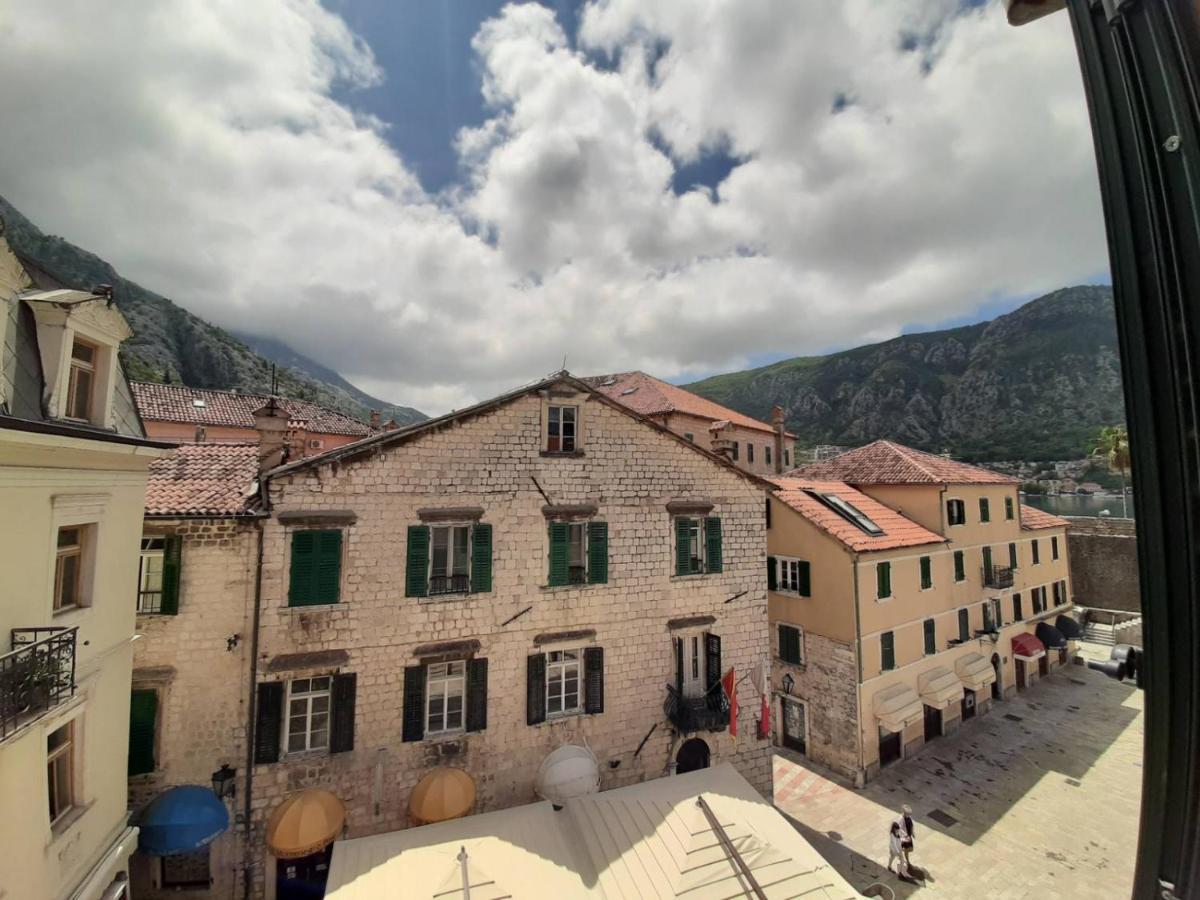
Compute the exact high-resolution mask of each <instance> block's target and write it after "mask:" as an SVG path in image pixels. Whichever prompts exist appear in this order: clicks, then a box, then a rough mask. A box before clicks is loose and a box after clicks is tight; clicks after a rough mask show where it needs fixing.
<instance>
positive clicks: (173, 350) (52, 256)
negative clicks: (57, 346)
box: [0, 197, 426, 425]
mask: <svg viewBox="0 0 1200 900" xmlns="http://www.w3.org/2000/svg"><path fill="white" fill-rule="evenodd" d="M0 221H3V223H4V233H5V237H6V238H7V239H8V243H9V246H10V247H12V249H13V251H14V252H15V253H17V254H18V255H19V256H21V257H23V258H24V259H26V260H28V261H30V262H32V263H34V264H35V265H36V266H38V267H39V268H41V269H43V270H44V271H45V272H47V273H48V274H50V275H51V276H53V277H54V278H56V279H57V280H59V281H61V282H62V283H64V284H66V285H68V286H69V287H73V288H78V289H84V290H86V289H90V288H92V287H94V286H95V285H97V284H111V285H112V286H113V289H114V294H115V296H116V301H117V306H119V307H120V309H121V312H122V313H124V314H125V318H126V319H128V320H129V324H130V327H132V328H133V337H132V338H130V339H129V340H128V341H126V342H125V345H124V347H123V349H122V359H123V361H124V363H125V367H126V370H127V371H128V372H129V376H130V377H131V378H134V379H138V380H142V381H163V380H164V379H169V380H170V381H171V382H172V383H175V384H186V385H188V386H190V387H203V388H218V389H222V390H238V391H246V392H251V393H258V394H264V393H269V392H270V390H271V364H272V362H276V363H277V364H278V366H277V378H278V383H279V393H280V394H281V395H283V396H286V397H295V398H298V399H303V400H311V401H313V402H315V403H320V404H322V405H324V406H330V407H332V408H334V409H339V410H342V411H343V412H346V413H349V414H350V415H354V416H357V417H359V418H361V419H364V420H365V419H366V418H367V415H368V411H369V410H370V409H382V410H384V411H385V412H386V413H388V414H394V415H395V418H396V421H397V422H399V423H400V424H401V425H406V424H409V423H410V422H419V421H422V420H423V419H425V418H426V417H425V415H424V414H422V413H420V412H418V411H417V410H415V409H410V408H409V407H404V406H395V405H393V404H391V403H386V402H384V401H383V400H378V399H376V398H374V397H371V396H369V395H367V394H365V393H363V392H362V391H360V390H358V389H357V388H355V387H354V386H353V385H351V384H350V383H349V382H347V381H345V379H343V378H342V377H341V376H340V375H338V374H337V373H336V372H332V371H331V370H328V369H325V368H324V367H322V366H320V365H319V364H318V363H316V362H314V361H312V360H309V359H307V357H304V356H301V355H300V354H298V353H296V352H295V351H293V350H291V349H290V348H288V347H287V346H286V345H284V344H281V343H280V342H278V341H275V340H271V339H263V340H264V343H265V345H267V346H268V347H269V349H271V350H272V351H273V352H271V353H267V352H256V351H255V350H253V349H251V348H250V347H248V346H247V345H246V343H245V342H244V341H242V340H239V339H238V338H236V337H234V336H233V335H232V334H230V333H229V332H227V331H225V330H224V329H221V328H218V327H217V326H215V325H211V324H209V323H208V322H206V321H204V320H203V319H201V318H199V317H198V316H194V315H192V314H191V313H189V312H188V311H187V310H185V309H184V308H183V307H181V306H179V305H177V304H175V303H173V302H172V301H170V300H168V299H167V298H166V297H163V296H161V295H160V294H156V293H154V292H153V291H149V290H147V289H146V288H144V287H142V286H141V285H139V284H137V283H135V282H132V281H129V280H128V279H126V278H122V277H121V276H120V275H119V274H118V273H117V271H116V270H115V269H114V268H113V267H112V266H111V265H109V264H108V263H107V262H105V261H104V260H102V259H101V258H100V257H98V256H96V255H95V254H93V253H89V252H88V251H86V250H82V249H80V248H79V247H76V246H75V245H74V244H71V243H69V242H68V241H66V240H64V239H63V238H60V237H57V236H54V235H48V234H43V233H42V231H41V230H40V229H39V228H38V227H37V226H36V225H34V224H33V223H32V222H30V221H29V220H28V219H27V218H25V216H23V215H22V214H21V213H20V212H19V211H18V210H17V209H16V208H14V207H13V206H12V205H11V204H9V203H8V201H6V200H5V199H4V198H3V197H0ZM330 376H332V377H330Z"/></svg>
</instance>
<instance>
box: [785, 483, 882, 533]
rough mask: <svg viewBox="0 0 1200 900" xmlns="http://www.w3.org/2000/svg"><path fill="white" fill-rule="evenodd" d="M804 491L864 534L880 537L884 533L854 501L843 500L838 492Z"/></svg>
mask: <svg viewBox="0 0 1200 900" xmlns="http://www.w3.org/2000/svg"><path fill="white" fill-rule="evenodd" d="M804 493H806V494H808V496H810V497H812V498H813V499H814V500H818V501H820V502H821V503H824V504H825V505H826V506H828V507H829V508H830V509H832V510H833V511H834V512H835V513H837V514H838V515H839V516H841V517H842V518H843V519H845V520H846V521H847V522H850V523H851V524H853V525H854V526H856V527H857V528H858V529H859V530H860V531H862V532H863V533H864V534H869V535H871V536H873V537H878V536H879V535H881V534H883V529H882V528H880V527H879V526H878V525H876V524H875V523H874V522H873V521H872V520H871V517H870V516H868V515H867V514H866V513H864V512H863V511H862V510H860V509H859V508H858V507H857V506H855V505H854V504H853V503H850V502H848V501H846V500H843V499H842V498H841V497H839V496H837V494H818V493H817V492H816V491H807V490H806V491H805V492H804Z"/></svg>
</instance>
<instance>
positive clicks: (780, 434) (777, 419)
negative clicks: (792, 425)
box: [771, 405, 787, 475]
mask: <svg viewBox="0 0 1200 900" xmlns="http://www.w3.org/2000/svg"><path fill="white" fill-rule="evenodd" d="M771 425H772V426H774V428H775V474H776V475H781V474H783V444H784V441H786V440H787V426H785V425H784V424H783V407H782V406H778V405H776V406H775V407H774V408H773V409H772V410H771Z"/></svg>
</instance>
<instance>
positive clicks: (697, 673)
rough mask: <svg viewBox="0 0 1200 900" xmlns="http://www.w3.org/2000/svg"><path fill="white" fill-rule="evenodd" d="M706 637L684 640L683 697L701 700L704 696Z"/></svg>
mask: <svg viewBox="0 0 1200 900" xmlns="http://www.w3.org/2000/svg"><path fill="white" fill-rule="evenodd" d="M706 687H707V682H706V681H705V678H704V635H702V634H692V635H688V636H687V637H685V638H684V639H683V696H685V697H687V698H689V699H699V698H700V697H703V696H704V691H705V688H706Z"/></svg>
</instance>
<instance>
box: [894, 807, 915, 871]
mask: <svg viewBox="0 0 1200 900" xmlns="http://www.w3.org/2000/svg"><path fill="white" fill-rule="evenodd" d="M895 825H896V826H897V828H898V829H899V831H900V858H901V859H902V860H903V861H904V875H905V876H906V877H912V874H911V873H912V852H913V849H914V848H915V847H916V835H915V830H916V826H915V825H913V817H912V807H911V806H909V805H908V804H907V803H905V804H904V806H902V807H901V808H900V818H898V819H897V820H896V822H895Z"/></svg>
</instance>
